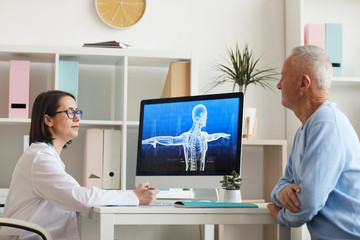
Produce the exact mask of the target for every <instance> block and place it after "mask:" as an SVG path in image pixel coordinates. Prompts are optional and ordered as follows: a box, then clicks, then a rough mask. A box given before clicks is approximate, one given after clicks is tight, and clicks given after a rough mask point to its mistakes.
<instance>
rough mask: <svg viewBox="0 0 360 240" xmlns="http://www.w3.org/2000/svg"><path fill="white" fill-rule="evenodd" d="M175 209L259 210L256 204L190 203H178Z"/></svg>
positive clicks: (175, 204)
mask: <svg viewBox="0 0 360 240" xmlns="http://www.w3.org/2000/svg"><path fill="white" fill-rule="evenodd" d="M174 206H175V207H182V208H258V205H256V204H254V203H235V202H190V201H178V202H175V203H174Z"/></svg>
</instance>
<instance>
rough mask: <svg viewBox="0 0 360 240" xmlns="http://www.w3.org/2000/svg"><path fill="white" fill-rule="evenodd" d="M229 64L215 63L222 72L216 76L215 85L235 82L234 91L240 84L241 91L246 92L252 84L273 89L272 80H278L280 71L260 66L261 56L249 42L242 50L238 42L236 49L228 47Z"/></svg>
mask: <svg viewBox="0 0 360 240" xmlns="http://www.w3.org/2000/svg"><path fill="white" fill-rule="evenodd" d="M227 52H228V59H226V62H227V64H218V65H215V69H216V70H218V71H219V72H221V74H220V75H218V76H216V77H215V78H214V79H215V84H214V86H213V87H216V86H218V85H221V84H223V83H226V82H231V83H233V91H235V88H236V86H238V88H239V91H240V92H243V93H244V94H245V93H246V90H247V87H248V86H249V85H251V84H254V85H256V86H261V87H263V88H269V89H272V86H271V84H270V82H271V81H274V80H278V79H277V76H278V75H279V73H278V72H277V71H276V68H261V69H260V68H259V66H258V63H259V61H260V57H259V58H257V57H255V56H254V54H253V51H252V50H250V49H249V47H248V44H246V45H245V47H244V49H243V51H240V49H239V46H238V44H236V46H235V49H229V48H228V49H227Z"/></svg>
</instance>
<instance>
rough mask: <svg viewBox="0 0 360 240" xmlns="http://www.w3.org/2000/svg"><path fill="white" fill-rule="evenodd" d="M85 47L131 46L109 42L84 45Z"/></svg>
mask: <svg viewBox="0 0 360 240" xmlns="http://www.w3.org/2000/svg"><path fill="white" fill-rule="evenodd" d="M83 47H105V48H128V47H130V45H129V44H126V43H122V42H116V41H107V42H97V43H84V45H83Z"/></svg>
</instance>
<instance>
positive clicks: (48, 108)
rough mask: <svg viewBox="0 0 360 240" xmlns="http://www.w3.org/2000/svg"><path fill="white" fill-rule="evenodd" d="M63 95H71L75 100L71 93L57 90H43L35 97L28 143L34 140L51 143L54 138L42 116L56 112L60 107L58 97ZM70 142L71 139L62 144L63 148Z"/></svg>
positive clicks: (34, 141)
mask: <svg viewBox="0 0 360 240" xmlns="http://www.w3.org/2000/svg"><path fill="white" fill-rule="evenodd" d="M65 96H69V97H72V98H73V99H74V100H76V99H75V97H74V96H73V95H72V94H71V93H68V92H64V91H59V90H50V91H47V92H43V93H40V94H39V96H37V97H36V99H35V101H34V104H33V108H32V112H31V125H30V144H32V143H36V142H45V143H50V144H53V140H54V138H53V137H52V136H51V133H50V131H49V128H48V126H47V125H46V124H45V122H44V116H45V114H49V113H54V112H56V111H57V109H58V108H59V107H60V99H61V98H63V97H65ZM70 143H71V140H70V141H69V142H67V143H66V144H65V145H64V148H66V147H67V144H70Z"/></svg>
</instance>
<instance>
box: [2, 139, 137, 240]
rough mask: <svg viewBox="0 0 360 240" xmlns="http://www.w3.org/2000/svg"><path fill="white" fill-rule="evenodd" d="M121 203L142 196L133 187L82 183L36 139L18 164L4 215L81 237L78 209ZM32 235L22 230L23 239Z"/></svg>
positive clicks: (61, 235) (58, 237)
mask: <svg viewBox="0 0 360 240" xmlns="http://www.w3.org/2000/svg"><path fill="white" fill-rule="evenodd" d="M119 204H126V205H137V204H139V200H138V198H137V197H136V195H135V194H134V193H133V192H132V191H130V192H129V191H117V190H102V189H99V188H96V187H93V188H91V189H89V188H85V187H81V186H80V185H79V183H78V182H77V181H76V180H75V179H74V178H73V177H72V176H70V175H69V174H67V173H66V172H65V169H64V166H63V163H62V161H61V159H60V157H59V156H58V154H57V153H56V151H55V149H53V148H52V147H51V146H49V145H47V144H46V143H33V144H31V146H30V147H29V148H28V149H27V150H26V151H25V153H24V154H23V155H22V156H21V157H20V159H19V161H18V163H17V164H16V167H15V170H14V173H13V176H12V180H11V184H10V190H9V195H8V197H7V199H6V203H5V209H4V216H5V217H9V218H17V219H22V220H26V221H30V222H33V223H36V224H39V225H41V226H43V227H44V228H45V229H47V230H48V231H49V232H50V234H51V235H52V237H53V239H54V240H62V239H64V240H69V239H79V235H78V228H77V215H76V212H84V211H89V210H90V209H91V207H92V206H94V205H119ZM6 229H8V228H3V229H1V231H0V238H1V236H3V235H7V234H9V233H10V231H8V230H9V229H8V230H6ZM12 233H13V232H12ZM12 233H11V234H12ZM29 236H30V235H29V233H28V232H24V231H23V232H22V233H21V236H20V239H29V238H28V237H29ZM1 239H2V238H1ZM32 239H34V238H32Z"/></svg>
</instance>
